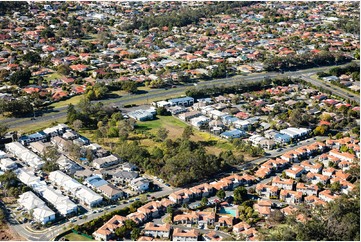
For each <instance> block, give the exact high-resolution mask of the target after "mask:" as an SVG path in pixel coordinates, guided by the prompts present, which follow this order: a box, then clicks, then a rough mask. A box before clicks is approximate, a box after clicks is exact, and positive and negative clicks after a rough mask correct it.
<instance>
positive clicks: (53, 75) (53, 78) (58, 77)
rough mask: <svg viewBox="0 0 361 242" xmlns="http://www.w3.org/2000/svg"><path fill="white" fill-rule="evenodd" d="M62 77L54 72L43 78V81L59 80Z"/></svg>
mask: <svg viewBox="0 0 361 242" xmlns="http://www.w3.org/2000/svg"><path fill="white" fill-rule="evenodd" d="M62 77H63V75H61V74H59V73H57V72H54V73H53V74H50V75H46V76H44V79H45V80H47V81H51V80H55V79H60V78H62Z"/></svg>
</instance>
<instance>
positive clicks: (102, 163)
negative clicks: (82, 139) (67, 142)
mask: <svg viewBox="0 0 361 242" xmlns="http://www.w3.org/2000/svg"><path fill="white" fill-rule="evenodd" d="M119 162H120V159H119V158H118V157H116V156H115V155H109V156H105V157H101V158H97V159H94V160H93V162H92V165H93V167H94V168H96V169H101V168H105V167H109V166H112V165H116V164H118V163H119Z"/></svg>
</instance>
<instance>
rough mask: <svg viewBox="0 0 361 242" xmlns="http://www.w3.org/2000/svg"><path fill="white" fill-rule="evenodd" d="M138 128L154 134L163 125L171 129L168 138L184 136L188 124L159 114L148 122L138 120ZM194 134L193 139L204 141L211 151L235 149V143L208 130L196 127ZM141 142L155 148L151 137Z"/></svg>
mask: <svg viewBox="0 0 361 242" xmlns="http://www.w3.org/2000/svg"><path fill="white" fill-rule="evenodd" d="M137 124H138V127H137V130H140V131H144V132H149V133H151V134H153V135H156V134H157V131H158V130H159V129H160V128H161V127H163V128H165V129H167V130H168V131H169V133H168V138H170V139H173V140H174V139H177V138H181V137H182V133H183V130H184V128H185V127H187V125H188V124H186V123H184V122H183V121H181V120H179V119H178V118H176V117H173V116H158V117H157V119H155V120H152V121H146V122H138V123H137ZM193 131H194V135H193V136H191V140H192V141H197V142H202V143H203V145H204V146H205V148H206V150H207V151H208V152H209V153H211V154H215V155H218V154H219V153H221V152H222V151H226V150H233V149H234V147H233V145H232V144H231V143H230V142H229V141H227V140H223V139H221V138H219V137H217V136H214V135H212V134H210V133H207V132H202V131H199V130H196V129H193ZM141 144H142V145H143V146H145V147H148V148H153V147H154V145H155V142H154V141H153V140H151V139H143V140H142V141H141Z"/></svg>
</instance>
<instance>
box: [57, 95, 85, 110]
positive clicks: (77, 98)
mask: <svg viewBox="0 0 361 242" xmlns="http://www.w3.org/2000/svg"><path fill="white" fill-rule="evenodd" d="M81 98H82V95H77V96H74V97H71V98H68V99H66V100H63V101H59V102H54V103H52V104H51V105H50V107H53V108H60V107H64V106H68V105H69V104H73V105H77V104H78V103H79V101H80V99H81Z"/></svg>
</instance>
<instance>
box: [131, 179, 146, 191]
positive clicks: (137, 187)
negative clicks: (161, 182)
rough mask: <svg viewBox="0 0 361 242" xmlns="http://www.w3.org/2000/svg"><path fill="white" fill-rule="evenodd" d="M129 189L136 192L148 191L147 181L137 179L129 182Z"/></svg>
mask: <svg viewBox="0 0 361 242" xmlns="http://www.w3.org/2000/svg"><path fill="white" fill-rule="evenodd" d="M129 185H130V187H131V188H132V189H133V190H134V191H137V192H141V193H143V192H145V191H147V190H148V189H149V180H148V179H146V178H144V177H138V178H136V179H134V180H132V181H131V182H130V184H129Z"/></svg>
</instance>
